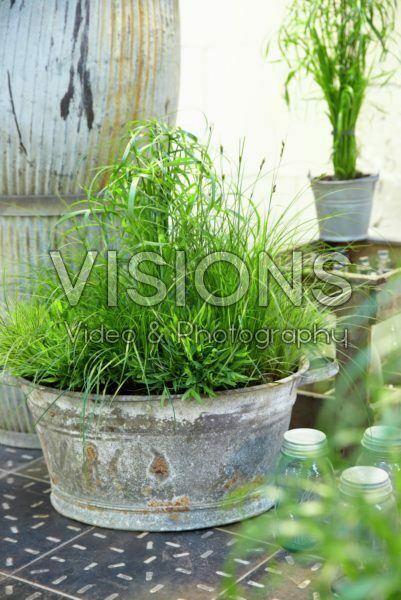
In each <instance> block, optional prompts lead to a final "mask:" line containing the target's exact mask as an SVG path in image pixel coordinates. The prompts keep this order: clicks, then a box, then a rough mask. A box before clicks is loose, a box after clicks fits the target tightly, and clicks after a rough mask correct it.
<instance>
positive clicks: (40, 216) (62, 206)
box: [0, 196, 77, 448]
mask: <svg viewBox="0 0 401 600" xmlns="http://www.w3.org/2000/svg"><path fill="white" fill-rule="evenodd" d="M76 200H77V198H76V197H69V198H68V199H66V200H63V201H62V200H60V199H59V198H46V197H35V198H26V197H18V196H15V197H9V198H7V200H2V199H1V198H0V257H1V269H2V272H1V277H2V280H1V285H0V313H1V306H2V305H3V306H4V303H5V300H6V297H7V298H8V300H9V301H12V300H13V299H14V298H16V297H17V296H18V295H20V293H24V295H27V294H29V291H30V287H31V284H32V277H34V275H32V273H33V272H34V269H36V267H39V266H44V265H45V264H48V265H50V258H49V250H50V249H51V248H52V247H54V246H53V244H55V243H56V223H57V221H58V220H59V218H60V215H61V214H62V213H63V212H64V211H68V210H69V207H70V204H71V203H72V202H75V201H76ZM0 443H3V444H7V445H10V446H17V447H22V448H39V447H40V443H39V439H38V437H37V435H36V433H35V427H34V422H33V419H32V417H31V415H30V412H29V409H28V406H27V403H26V398H25V395H24V394H23V392H22V391H21V389H20V387H19V386H18V385H17V383H16V381H15V379H14V378H12V377H10V376H9V375H6V376H4V375H3V377H2V378H0Z"/></svg>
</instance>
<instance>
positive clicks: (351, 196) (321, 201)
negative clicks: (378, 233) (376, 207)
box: [312, 175, 379, 242]
mask: <svg viewBox="0 0 401 600" xmlns="http://www.w3.org/2000/svg"><path fill="white" fill-rule="evenodd" d="M378 180H379V176H378V175H370V176H368V177H360V178H358V179H350V180H347V181H338V180H335V181H328V180H327V181H326V180H320V179H314V180H313V181H312V189H313V193H314V195H315V201H316V212H317V216H318V220H319V229H320V239H322V240H326V241H329V242H353V241H358V240H366V239H367V237H368V231H369V223H370V217H371V214H372V207H373V197H374V192H375V188H376V185H377V182H378Z"/></svg>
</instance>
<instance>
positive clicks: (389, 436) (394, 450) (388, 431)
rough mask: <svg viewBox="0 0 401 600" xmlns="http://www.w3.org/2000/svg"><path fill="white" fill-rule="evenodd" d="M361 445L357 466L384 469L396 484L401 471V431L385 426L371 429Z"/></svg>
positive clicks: (366, 432)
mask: <svg viewBox="0 0 401 600" xmlns="http://www.w3.org/2000/svg"><path fill="white" fill-rule="evenodd" d="M361 445H362V451H361V453H360V455H359V457H358V460H357V465H359V466H363V465H366V466H370V467H378V468H379V469H384V470H385V471H387V473H388V474H389V475H390V478H391V480H392V482H393V483H394V480H395V478H396V477H398V475H399V473H400V471H401V429H398V428H397V427H387V426H384V425H377V426H375V427H369V428H368V429H367V430H366V431H365V433H364V435H363V438H362V441H361Z"/></svg>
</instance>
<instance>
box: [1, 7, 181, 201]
mask: <svg viewBox="0 0 401 600" xmlns="http://www.w3.org/2000/svg"><path fill="white" fill-rule="evenodd" d="M179 57H180V41H179V10H178V0H113V1H112V2H111V1H110V0H61V1H60V0H58V1H52V2H49V0H11V2H10V1H8V2H0V65H1V69H0V114H1V119H0V141H1V144H0V152H1V160H0V195H7V194H13V195H40V194H49V195H57V194H58V193H60V194H76V193H79V192H80V191H81V187H82V185H84V184H87V183H88V182H89V181H90V179H91V178H92V176H93V169H94V168H97V167H99V166H100V165H105V164H109V163H110V160H111V159H112V158H113V157H114V155H115V147H113V146H112V144H111V140H115V139H116V137H118V136H119V135H120V134H121V133H122V131H123V130H122V127H123V126H124V125H125V124H126V123H127V122H128V121H131V120H133V119H137V118H144V117H162V116H164V115H166V114H167V113H172V114H173V113H174V112H175V111H176V108H177V99H178V91H179V70H180V69H179V67H180V58H179ZM173 118H174V117H173Z"/></svg>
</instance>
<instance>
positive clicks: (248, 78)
mask: <svg viewBox="0 0 401 600" xmlns="http://www.w3.org/2000/svg"><path fill="white" fill-rule="evenodd" d="M285 6H286V1H285V0H181V26H182V74H181V94H180V103H179V113H178V123H179V124H180V125H182V126H185V127H187V128H189V129H191V130H192V131H194V132H197V133H199V134H201V133H202V132H203V131H204V129H205V121H204V115H205V116H206V117H207V119H208V121H209V123H211V124H212V125H213V126H214V131H215V142H216V144H219V143H220V142H222V143H223V144H224V146H225V148H226V149H227V150H228V151H229V153H230V155H231V156H235V155H236V153H237V148H238V141H239V138H241V137H244V136H245V137H246V140H247V148H248V149H247V159H248V167H247V170H248V173H249V174H250V175H252V174H253V173H255V172H256V171H257V167H258V165H259V164H260V161H261V159H262V158H264V157H265V158H266V159H267V163H268V165H269V167H271V168H274V167H276V166H277V164H278V160H279V155H280V147H281V142H282V141H284V142H285V145H286V146H285V154H284V159H283V162H282V164H281V167H280V170H279V181H278V183H279V185H278V191H277V194H276V201H275V202H276V204H277V205H279V206H287V205H288V204H289V203H290V202H291V200H292V199H293V197H294V196H295V195H296V194H297V193H298V192H299V191H301V190H304V193H303V194H302V197H301V199H300V200H299V207H301V208H302V209H303V216H302V220H307V219H309V218H313V217H314V209H313V201H312V196H311V193H310V191H309V190H305V188H306V186H307V177H306V176H307V173H308V171H311V172H312V173H313V174H315V175H318V174H320V173H322V172H328V171H330V170H331V165H330V142H331V139H330V138H331V136H330V125H329V123H328V121H327V118H326V116H325V114H324V105H323V103H320V102H317V101H310V100H309V101H308V100H305V96H307V95H308V91H310V86H309V84H308V83H307V82H305V84H304V85H303V86H302V89H301V88H300V87H299V86H298V87H297V84H295V86H294V88H293V92H294V94H293V103H292V108H291V110H288V109H287V106H286V105H285V102H284V100H283V97H282V91H283V81H284V78H285V69H284V67H283V66H282V65H280V64H271V63H268V62H267V61H266V60H265V59H264V55H263V49H264V46H265V44H266V42H267V41H268V40H269V39H272V38H273V37H274V34H275V33H276V31H277V29H278V27H279V26H280V23H281V21H282V18H283V15H284V13H285ZM400 15H401V12H400ZM400 25H401V18H400ZM400 29H401V27H400ZM400 44H401V43H400ZM370 100H372V101H374V102H378V103H379V104H380V105H381V106H382V107H383V108H385V109H386V112H385V113H381V112H379V111H378V110H376V109H375V108H374V107H373V106H372V103H371V102H369V103H368V104H367V105H366V107H365V110H364V113H363V116H362V119H361V122H360V128H359V132H360V136H359V139H360V143H361V153H360V154H361V156H360V167H361V169H362V170H364V171H370V172H373V171H377V170H380V173H381V176H382V181H381V184H380V188H379V190H378V193H377V197H376V207H375V214H374V220H373V225H374V233H376V234H379V235H383V236H387V237H391V236H393V237H394V236H396V237H397V238H400V239H401V209H400V206H401V75H398V76H397V79H396V80H394V81H393V83H392V84H391V85H390V86H389V87H387V88H386V89H381V90H372V91H371V93H370ZM267 187H268V182H267V181H266V189H267Z"/></svg>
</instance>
